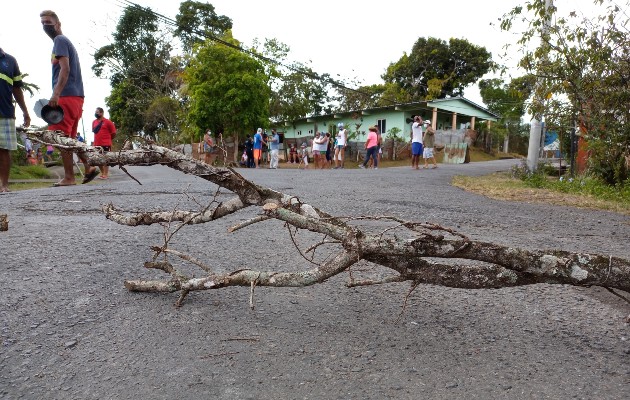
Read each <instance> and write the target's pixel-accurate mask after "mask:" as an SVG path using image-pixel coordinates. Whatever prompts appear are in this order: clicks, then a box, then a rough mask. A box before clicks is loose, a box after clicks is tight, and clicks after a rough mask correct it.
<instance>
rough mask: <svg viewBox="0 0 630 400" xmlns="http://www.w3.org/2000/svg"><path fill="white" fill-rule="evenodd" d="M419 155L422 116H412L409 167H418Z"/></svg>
mask: <svg viewBox="0 0 630 400" xmlns="http://www.w3.org/2000/svg"><path fill="white" fill-rule="evenodd" d="M420 157H422V117H420V116H419V115H416V116H415V117H413V125H411V168H414V169H420V167H419V165H418V164H419V163H420Z"/></svg>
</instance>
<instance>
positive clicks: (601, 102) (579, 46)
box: [501, 0, 630, 184]
mask: <svg viewBox="0 0 630 400" xmlns="http://www.w3.org/2000/svg"><path fill="white" fill-rule="evenodd" d="M594 4H595V5H596V6H597V7H598V9H599V10H600V13H599V15H596V14H592V13H590V14H588V15H585V16H579V15H578V14H577V13H576V12H569V13H567V14H566V15H559V14H558V11H557V9H556V8H555V7H551V8H550V9H546V8H545V7H546V6H545V2H544V1H543V0H534V1H528V2H526V3H525V5H524V6H519V7H515V8H514V9H512V10H511V11H510V12H508V13H507V14H505V15H504V16H503V19H502V21H501V28H502V29H504V30H511V29H515V28H514V26H515V24H520V23H524V24H525V30H524V31H523V34H522V37H521V39H520V40H519V41H518V43H517V45H518V46H519V49H520V50H521V51H522V53H523V58H522V59H521V60H520V63H519V65H520V67H522V68H523V69H525V71H527V72H528V73H531V74H534V75H535V76H536V77H537V78H538V82H539V84H538V85H537V88H536V98H539V99H545V101H542V102H533V103H532V106H531V107H530V111H531V112H532V113H533V114H540V113H542V112H543V111H544V114H545V120H546V121H549V122H548V124H556V125H562V124H563V123H566V122H564V121H566V120H569V119H573V118H576V119H577V120H578V121H579V125H580V127H581V131H582V134H583V135H584V136H585V138H586V139H587V143H588V147H589V150H590V159H589V161H590V168H589V170H590V172H592V173H594V174H595V175H597V176H599V177H601V178H602V179H603V180H604V181H606V182H608V183H609V184H622V183H623V182H625V181H626V180H627V179H628V168H627V165H626V159H625V156H627V155H628V154H629V153H630V127H629V126H628V124H627V121H630V109H629V108H628V106H627V104H628V102H629V101H630V59H629V58H628V54H630V38H629V37H628V35H627V28H626V26H628V24H629V23H630V17H629V16H628V15H627V14H626V12H625V10H624V9H623V8H620V7H619V6H618V5H617V3H616V1H612V0H596V1H594ZM625 5H626V7H627V6H628V2H627V1H626V2H625ZM545 18H549V19H550V20H551V19H553V23H552V24H550V25H549V27H548V29H547V31H546V32H545V31H543V32H544V33H541V25H542V21H543V20H544V19H545ZM519 28H520V27H519ZM563 120H564V121H563Z"/></svg>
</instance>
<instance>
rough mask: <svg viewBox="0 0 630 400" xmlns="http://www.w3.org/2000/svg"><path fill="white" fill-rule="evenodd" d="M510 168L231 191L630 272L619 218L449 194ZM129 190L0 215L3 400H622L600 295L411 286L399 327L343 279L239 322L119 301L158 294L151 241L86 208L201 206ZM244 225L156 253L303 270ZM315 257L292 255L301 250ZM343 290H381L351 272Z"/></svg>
mask: <svg viewBox="0 0 630 400" xmlns="http://www.w3.org/2000/svg"><path fill="white" fill-rule="evenodd" d="M514 163H515V162H514V161H510V160H507V161H496V162H487V163H474V164H468V165H440V168H438V169H437V170H421V171H414V170H411V169H410V168H391V169H379V170H377V171H373V170H334V171H325V172H322V171H314V170H310V171H302V170H295V169H284V170H283V169H279V170H267V169H261V170H239V172H242V173H243V175H244V176H246V177H247V178H250V179H252V180H253V181H255V182H256V183H258V184H261V185H265V186H269V187H272V188H275V189H278V190H280V191H282V192H285V193H289V194H293V195H296V196H299V197H300V198H301V199H302V200H303V201H306V202H309V203H312V204H314V205H315V206H318V207H320V208H322V209H324V210H326V211H328V212H330V213H332V214H335V215H355V216H357V215H384V214H387V215H397V216H400V217H403V218H406V219H409V220H418V221H430V222H436V223H439V224H441V225H443V226H447V227H451V228H455V229H457V230H458V231H460V232H461V233H464V234H466V235H468V236H470V237H471V238H473V239H478V240H485V241H495V242H498V243H501V244H506V245H512V246H518V247H524V248H530V249H535V248H561V249H564V250H570V251H585V252H597V253H602V254H611V255H614V256H619V257H625V258H630V246H629V244H628V238H629V237H630V219H629V218H628V217H625V216H621V215H618V214H613V213H608V212H599V211H587V210H579V209H575V208H563V207H557V206H546V205H540V204H527V203H511V202H502V201H495V200H490V199H487V198H485V197H482V196H478V195H475V194H470V193H466V192H464V191H462V190H460V189H457V188H454V187H452V186H450V184H449V182H450V178H451V177H452V176H453V175H456V174H470V175H475V174H485V173H490V172H493V171H497V170H505V169H508V168H509V167H510V166H511V165H513V164H514ZM129 170H130V172H131V173H132V174H133V175H134V176H135V177H136V178H138V179H139V180H141V181H142V183H143V185H142V186H139V185H138V184H137V183H135V182H133V181H132V180H131V179H129V178H128V177H126V176H125V175H124V174H123V173H122V172H121V171H118V170H113V171H112V176H113V178H112V179H110V180H108V181H97V182H95V183H92V184H89V185H78V186H74V187H65V188H45V189H38V190H31V191H23V192H14V193H9V194H4V195H0V213H7V214H8V215H9V218H10V222H9V231H8V232H0V289H1V292H2V296H1V297H0V299H1V301H0V324H1V325H0V328H1V342H2V346H1V347H0V397H1V398H6V399H172V398H182V399H201V398H204V399H208V398H213V399H214V398H216V399H386V398H390V399H421V398H427V399H453V398H466V399H475V398H477V399H495V398H496V399H503V398H505V399H567V398H578V399H628V398H630V362H629V360H630V327H629V325H628V323H626V322H625V318H626V316H628V314H630V306H628V304H627V303H624V302H623V301H621V300H620V299H618V298H617V297H615V296H612V295H611V294H609V293H608V292H606V291H605V290H602V289H598V288H573V287H568V286H558V285H555V286H554V285H534V286H528V287H519V288H509V289H499V290H476V291H473V290H461V289H450V288H443V287H436V286H429V285H425V286H420V287H418V288H417V289H416V290H415V291H414V292H413V294H412V295H411V296H410V298H409V300H408V303H407V308H406V311H405V312H404V314H403V315H402V316H401V317H400V318H398V316H399V314H400V312H401V308H402V305H403V302H404V298H405V296H406V295H407V293H408V291H409V287H410V286H409V284H408V283H401V284H390V285H382V286H372V287H362V288H353V289H347V288H345V287H344V286H343V284H344V282H345V281H346V280H347V279H348V276H347V275H343V276H338V277H335V278H333V279H331V280H329V281H328V282H326V283H324V284H321V285H316V286H313V287H308V288H301V289H271V288H257V290H256V293H255V302H256V309H255V310H254V311H251V310H250V309H249V289H247V288H229V289H225V290H219V291H211V292H203V293H193V294H191V295H189V297H188V298H187V300H186V302H185V303H184V306H183V307H182V308H179V309H178V308H175V307H174V306H173V305H174V303H175V301H176V300H177V295H163V294H138V293H129V292H127V290H126V289H125V288H124V286H123V281H124V280H125V279H136V278H149V279H157V278H162V275H160V274H159V272H158V271H154V270H146V269H144V268H143V263H144V261H146V260H148V259H150V257H151V252H150V250H149V246H151V245H159V244H161V243H162V241H163V233H164V228H163V227H161V226H151V227H136V228H132V227H126V226H120V225H117V224H115V223H112V222H110V221H108V220H106V219H105V218H104V216H103V215H102V213H101V211H100V208H101V206H102V205H103V204H105V203H109V202H112V203H114V204H115V205H117V206H119V207H122V208H125V209H127V210H156V209H162V210H170V209H174V208H178V209H191V208H193V207H195V206H196V202H199V203H200V204H205V203H206V202H207V201H209V199H210V198H211V197H212V196H213V195H215V192H216V187H215V186H213V185H212V184H209V183H207V182H205V181H203V180H201V179H198V178H195V177H192V176H186V175H183V174H180V173H178V172H176V171H172V170H170V169H168V168H166V167H159V166H156V167H132V168H129ZM184 192H185V193H186V194H183V193H184ZM228 197H229V195H228V194H227V193H219V194H218V195H217V198H218V199H224V198H228ZM258 212H259V210H256V209H253V208H250V209H247V210H243V211H241V212H239V213H237V214H235V215H232V216H230V217H228V218H224V219H222V220H219V221H216V222H215V223H212V224H205V225H199V226H192V227H187V228H185V229H182V230H181V231H180V232H179V233H178V234H177V235H176V236H175V237H174V238H173V240H172V242H171V246H172V248H175V249H177V250H180V251H183V252H187V253H189V254H191V255H193V256H195V257H197V258H199V259H203V260H204V261H206V262H207V263H208V264H210V265H212V266H213V267H214V268H216V269H217V270H224V271H229V270H235V269H240V268H255V269H261V270H271V269H279V270H299V269H304V268H309V267H310V266H311V265H310V264H309V263H308V262H306V261H305V260H304V259H303V258H302V257H301V256H300V255H299V254H298V253H297V252H296V251H295V249H294V248H293V246H292V244H291V239H290V238H289V236H288V234H287V231H286V229H285V228H283V226H282V224H280V223H278V222H277V221H266V222H264V223H259V224H256V225H254V226H251V227H249V228H247V229H244V230H241V231H237V232H235V233H233V234H228V233H226V229H227V228H228V227H229V226H231V225H233V224H235V223H236V222H238V221H242V220H245V219H248V218H251V217H252V216H254V215H256V214H257V213H258ZM367 227H368V228H369V227H370V225H369V224H367ZM374 229H376V227H375V228H374ZM313 240H316V237H315V236H314V235H312V234H308V233H300V235H299V236H298V241H299V243H300V244H301V245H302V246H303V247H307V246H308V245H309V244H311V243H313V242H312V241H313ZM320 253H321V252H320ZM319 255H320V256H325V254H319ZM190 271H194V270H192V269H191V270H190ZM356 273H357V274H365V275H370V274H372V275H373V274H376V275H383V274H387V273H388V272H387V271H385V270H383V269H379V268H377V267H375V266H374V265H370V264H367V263H365V264H363V265H362V266H361V267H360V268H358V269H357V270H356ZM195 274H196V276H199V275H201V273H200V271H195Z"/></svg>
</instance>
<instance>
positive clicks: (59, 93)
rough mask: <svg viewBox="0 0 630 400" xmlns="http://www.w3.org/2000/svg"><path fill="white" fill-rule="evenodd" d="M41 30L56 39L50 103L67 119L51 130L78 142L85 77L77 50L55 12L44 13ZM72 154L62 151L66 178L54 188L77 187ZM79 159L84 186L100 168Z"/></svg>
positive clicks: (81, 155) (82, 158)
mask: <svg viewBox="0 0 630 400" xmlns="http://www.w3.org/2000/svg"><path fill="white" fill-rule="evenodd" d="M39 17H40V19H41V23H42V27H43V29H44V32H45V33H46V35H48V37H50V38H51V39H52V40H53V49H52V58H51V61H52V84H53V93H52V96H50V100H48V105H49V106H50V107H53V108H55V107H60V108H61V109H62V110H63V114H64V118H63V120H61V122H59V123H57V124H50V125H48V129H49V130H51V131H55V130H59V131H62V132H63V133H64V134H65V135H66V136H67V137H70V138H72V139H75V138H76V137H77V128H78V127H79V120H80V119H81V116H82V114H83V100H84V97H85V95H84V92H83V78H82V76H81V64H80V63H79V55H78V54H77V50H76V48H75V47H74V45H73V44H72V42H71V41H70V39H68V38H67V37H66V36H65V35H64V34H63V33H62V31H61V22H60V21H59V17H58V16H57V14H56V13H55V12H54V11H51V10H44V11H42V12H41V13H40V14H39ZM72 154H73V153H72V152H71V151H67V150H61V159H62V161H63V171H64V177H63V179H62V180H61V181H59V182H57V183H55V184H54V185H53V186H71V185H75V184H76V183H75V178H74V163H73V161H72ZM77 156H78V157H79V159H80V160H81V162H82V163H83V165H84V167H85V177H84V178H83V183H88V182H91V181H92V180H93V179H94V178H96V175H98V173H99V169H98V168H96V167H91V166H90V165H89V164H88V162H87V158H86V157H85V156H84V155H83V154H82V153H77Z"/></svg>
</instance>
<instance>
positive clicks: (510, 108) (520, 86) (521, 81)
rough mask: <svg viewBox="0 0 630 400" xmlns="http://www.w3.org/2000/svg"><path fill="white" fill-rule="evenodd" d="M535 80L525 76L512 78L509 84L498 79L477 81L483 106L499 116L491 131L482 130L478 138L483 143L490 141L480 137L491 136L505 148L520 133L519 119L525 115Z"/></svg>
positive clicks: (530, 76)
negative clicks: (502, 142)
mask: <svg viewBox="0 0 630 400" xmlns="http://www.w3.org/2000/svg"><path fill="white" fill-rule="evenodd" d="M535 80H536V78H535V77H534V76H532V75H526V76H523V77H519V78H514V79H512V80H511V81H510V82H509V83H505V82H504V81H503V80H502V79H500V78H494V79H483V80H481V81H479V92H480V94H481V98H482V99H483V102H484V104H486V105H487V107H488V109H489V110H490V111H492V112H494V113H497V114H499V115H500V118H499V120H498V121H497V123H496V124H493V125H492V129H490V130H482V132H481V133H482V135H480V137H479V138H480V139H481V140H483V142H484V143H486V144H487V143H490V142H491V141H490V140H485V139H488V138H487V137H483V138H482V137H481V136H485V135H488V134H491V135H494V137H495V139H497V140H504V143H505V147H508V146H507V143H508V141H509V139H510V138H511V137H514V136H515V135H520V134H521V133H522V129H521V119H522V118H523V115H525V111H526V105H525V104H526V101H527V100H528V99H529V98H530V96H531V94H532V92H533V90H534V85H535V83H536V81H535ZM488 150H489V149H488ZM506 150H509V148H508V149H506Z"/></svg>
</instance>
